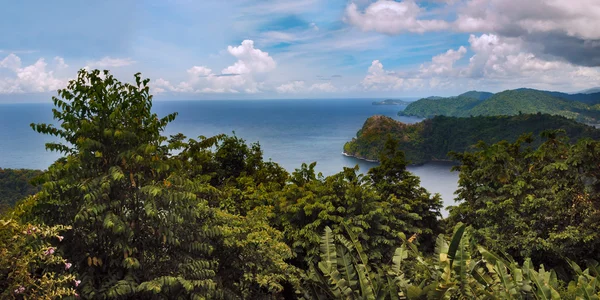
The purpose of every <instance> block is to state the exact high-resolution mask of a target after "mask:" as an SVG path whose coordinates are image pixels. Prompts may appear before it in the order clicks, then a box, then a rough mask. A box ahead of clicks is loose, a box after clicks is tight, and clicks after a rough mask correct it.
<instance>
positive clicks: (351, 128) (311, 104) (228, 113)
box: [0, 99, 458, 205]
mask: <svg viewBox="0 0 600 300" xmlns="http://www.w3.org/2000/svg"><path fill="white" fill-rule="evenodd" d="M372 101H373V99H351V100H341V99H340V100H332V99H327V100H315V99H310V100H218V101H163V102H155V103H154V110H155V111H156V112H157V113H158V114H159V115H161V116H162V115H165V114H167V113H170V112H178V113H179V116H178V117H177V119H176V120H175V122H173V123H171V124H170V125H169V127H167V132H166V134H175V133H179V132H181V133H183V134H185V135H186V136H188V137H193V138H195V137H197V136H200V135H204V136H212V135H216V134H220V133H226V134H232V132H235V134H236V135H237V136H239V137H242V138H244V139H245V140H246V141H247V142H249V143H251V142H257V141H258V142H259V143H260V145H261V147H262V148H263V150H264V156H265V159H269V158H270V159H272V160H273V161H275V162H277V163H279V164H281V165H282V166H283V167H284V168H286V169H287V170H289V171H293V170H294V169H296V168H299V167H300V165H301V164H302V163H310V162H313V161H316V162H317V167H316V169H317V171H319V172H322V173H323V175H331V174H334V173H337V172H339V171H341V170H342V168H343V167H353V166H355V165H357V164H358V165H359V166H360V168H361V171H363V172H364V171H367V170H368V169H369V168H370V167H372V166H374V165H376V164H374V163H369V162H366V161H362V160H358V159H354V158H350V157H346V156H343V155H342V154H341V153H342V147H343V145H344V143H345V142H346V141H348V140H350V139H352V137H354V136H356V132H357V131H358V130H359V129H360V128H361V126H362V125H363V123H364V121H365V120H366V119H367V118H368V117H370V116H372V115H386V116H389V117H392V118H395V119H397V120H400V121H402V122H405V123H415V122H418V121H420V119H416V118H407V117H399V116H397V115H396V113H397V112H398V110H399V109H400V107H398V106H385V105H381V106H376V105H371V102H372ZM51 109H52V106H51V105H50V104H0V167H2V168H33V169H45V168H47V167H48V166H49V165H50V164H51V163H52V162H53V161H54V160H56V159H57V158H58V157H59V154H57V153H51V152H46V151H45V150H44V143H46V142H48V141H52V140H53V138H52V137H47V136H43V135H41V134H38V133H36V132H34V131H33V130H32V129H31V128H30V127H29V124H30V123H32V122H35V123H38V122H46V123H51V122H52V113H51ZM450 167H451V165H450V164H447V163H430V164H426V165H423V166H414V167H410V171H412V172H413V173H415V174H416V175H418V176H419V177H421V182H422V185H423V186H424V187H426V188H427V189H428V190H429V191H431V192H435V193H440V194H441V195H442V198H443V199H444V203H445V204H446V205H453V204H454V200H453V199H454V196H453V193H454V191H455V190H456V186H457V180H458V174H457V173H451V172H450Z"/></svg>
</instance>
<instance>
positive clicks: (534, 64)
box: [362, 34, 600, 91]
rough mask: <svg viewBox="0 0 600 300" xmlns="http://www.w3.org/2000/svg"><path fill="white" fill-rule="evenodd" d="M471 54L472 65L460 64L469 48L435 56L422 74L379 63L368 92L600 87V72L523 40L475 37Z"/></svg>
mask: <svg viewBox="0 0 600 300" xmlns="http://www.w3.org/2000/svg"><path fill="white" fill-rule="evenodd" d="M469 44H470V49H471V52H472V55H471V56H470V58H469V60H468V63H467V64H459V65H457V62H458V61H459V60H460V59H461V58H462V57H464V56H465V55H466V54H467V49H466V48H465V47H460V48H458V49H457V50H454V49H450V50H448V51H446V52H445V53H442V54H439V55H436V56H434V57H432V59H431V61H430V62H427V63H424V64H421V65H420V67H419V68H418V69H414V70H403V72H402V73H398V72H391V71H386V70H385V69H384V68H383V64H382V63H381V62H380V61H378V60H375V61H373V63H372V64H371V66H370V67H369V70H368V73H367V75H366V77H365V78H364V79H363V82H362V85H363V88H364V89H365V90H379V91H391V90H413V91H414V90H420V89H423V88H426V87H429V88H435V89H438V90H439V89H454V90H456V89H457V88H458V87H463V88H469V87H467V86H470V88H473V87H474V88H482V87H489V86H496V87H498V88H501V89H513V88H519V87H532V88H539V89H549V90H563V91H573V90H580V89H582V88H585V87H589V86H595V85H597V84H598V82H600V68H597V67H585V66H577V65H574V64H571V63H569V62H566V61H564V60H560V59H557V58H556V57H552V56H538V55H536V54H534V53H533V52H531V51H528V48H527V47H526V43H524V42H523V41H522V39H520V38H506V37H501V36H497V35H494V34H482V35H480V36H476V35H471V36H470V37H469Z"/></svg>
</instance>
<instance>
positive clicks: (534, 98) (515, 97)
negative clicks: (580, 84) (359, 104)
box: [399, 89, 600, 123]
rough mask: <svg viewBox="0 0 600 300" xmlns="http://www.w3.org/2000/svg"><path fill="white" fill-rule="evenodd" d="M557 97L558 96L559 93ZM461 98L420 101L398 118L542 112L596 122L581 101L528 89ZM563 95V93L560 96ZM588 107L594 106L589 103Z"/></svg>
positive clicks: (599, 115)
mask: <svg viewBox="0 0 600 300" xmlns="http://www.w3.org/2000/svg"><path fill="white" fill-rule="evenodd" d="M559 94H561V93H559ZM464 95H465V94H463V96H459V97H450V98H442V99H438V100H432V99H428V98H426V99H421V100H418V101H415V102H413V103H411V104H410V105H408V106H407V107H406V109H405V110H404V111H401V112H399V114H400V115H407V116H417V117H423V118H430V117H433V116H436V115H444V116H452V117H469V116H498V115H508V116H511V115H517V114H520V113H523V114H532V113H538V112H541V113H544V114H552V115H559V116H564V117H567V118H571V119H576V120H578V121H581V122H590V123H595V122H598V120H599V119H600V111H598V110H597V109H596V108H595V107H593V106H590V105H588V104H586V103H584V102H581V101H576V100H569V99H565V98H560V97H557V96H555V95H553V94H552V92H546V91H538V90H532V89H518V90H508V91H504V92H501V93H497V94H494V95H493V96H491V97H489V98H485V97H483V98H482V97H479V99H481V100H476V98H475V97H477V94H473V93H466V95H470V96H469V97H465V96H464ZM564 95H567V94H564ZM590 104H594V103H593V102H591V103H590Z"/></svg>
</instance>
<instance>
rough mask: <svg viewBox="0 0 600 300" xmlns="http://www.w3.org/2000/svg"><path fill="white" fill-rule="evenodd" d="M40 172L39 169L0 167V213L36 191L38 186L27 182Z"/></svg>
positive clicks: (38, 188)
mask: <svg viewBox="0 0 600 300" xmlns="http://www.w3.org/2000/svg"><path fill="white" fill-rule="evenodd" d="M41 174H42V171H39V170H26V169H2V168H0V213H2V211H4V210H6V209H7V208H8V207H11V206H13V205H15V203H16V202H17V201H19V200H22V199H23V198H25V197H27V196H29V195H33V194H35V193H37V192H38V191H39V190H40V187H39V186H33V185H32V184H31V183H29V182H30V181H31V180H32V179H33V178H34V177H36V176H39V175H41Z"/></svg>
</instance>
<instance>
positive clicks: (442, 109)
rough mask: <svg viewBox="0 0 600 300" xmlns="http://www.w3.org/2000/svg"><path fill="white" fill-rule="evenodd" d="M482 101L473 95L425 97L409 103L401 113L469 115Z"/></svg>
mask: <svg viewBox="0 0 600 300" xmlns="http://www.w3.org/2000/svg"><path fill="white" fill-rule="evenodd" d="M479 103H480V100H477V99H475V98H471V97H464V96H458V97H449V98H441V97H440V98H437V97H436V98H433V97H430V98H423V99H421V100H418V101H415V102H413V103H411V104H409V105H408V106H407V107H406V108H405V109H404V110H403V111H401V112H399V113H398V114H399V115H405V116H416V117H421V118H431V117H433V116H438V115H441V116H455V117H461V116H463V117H466V116H469V114H468V112H469V111H470V109H472V108H473V107H475V106H476V105H477V104H479Z"/></svg>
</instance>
